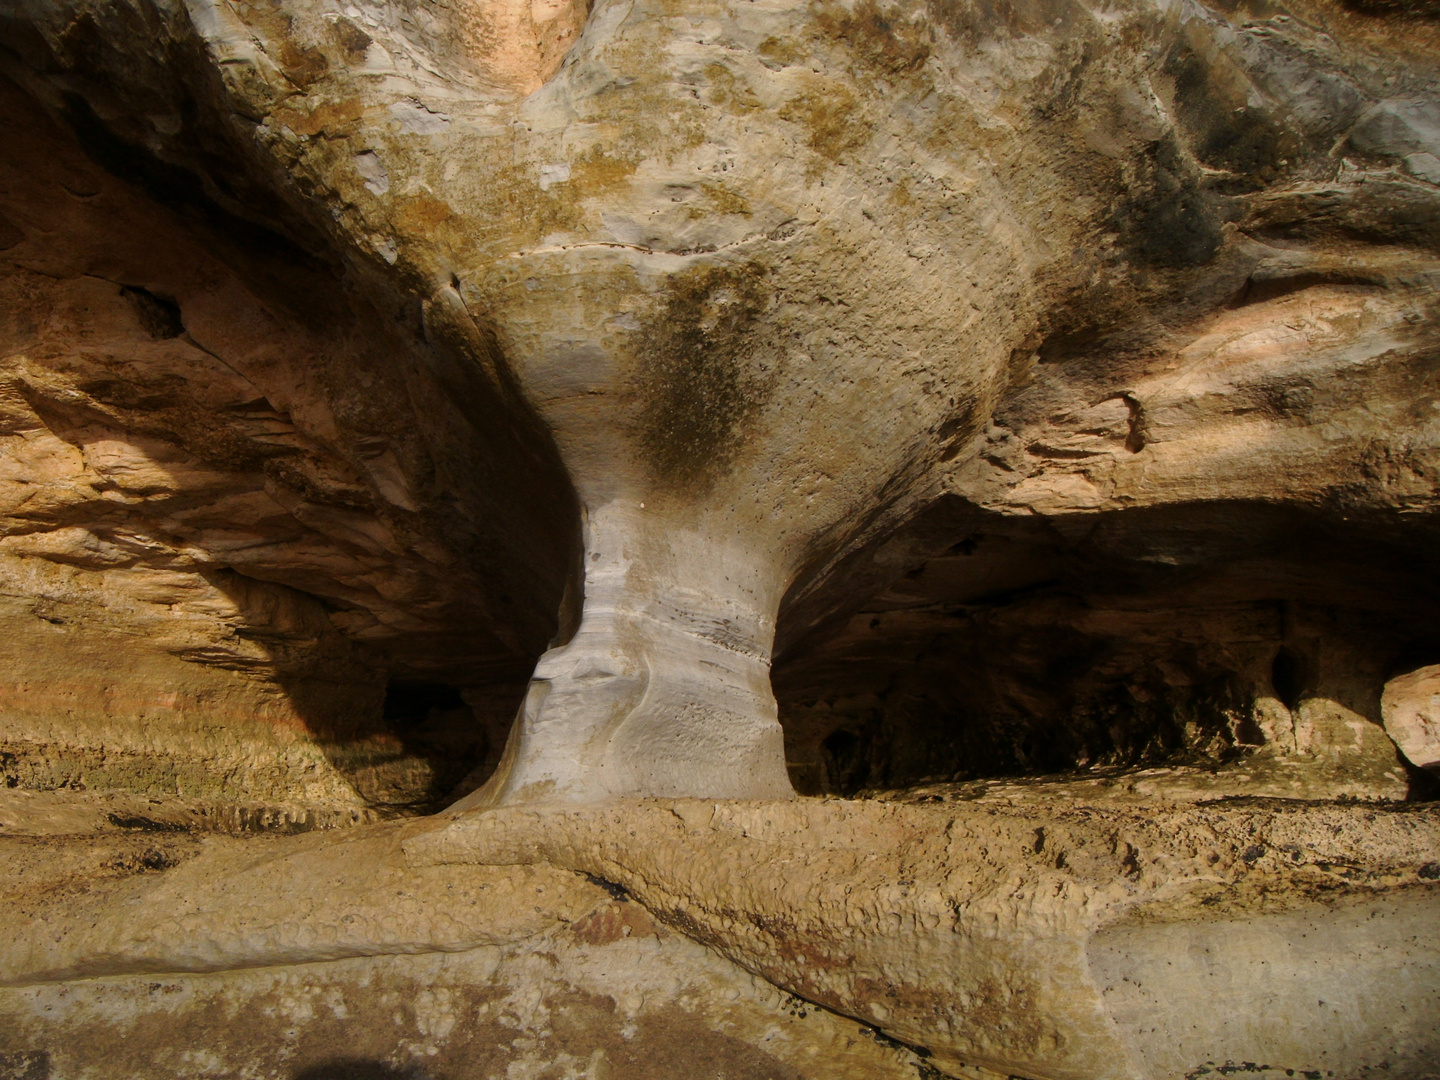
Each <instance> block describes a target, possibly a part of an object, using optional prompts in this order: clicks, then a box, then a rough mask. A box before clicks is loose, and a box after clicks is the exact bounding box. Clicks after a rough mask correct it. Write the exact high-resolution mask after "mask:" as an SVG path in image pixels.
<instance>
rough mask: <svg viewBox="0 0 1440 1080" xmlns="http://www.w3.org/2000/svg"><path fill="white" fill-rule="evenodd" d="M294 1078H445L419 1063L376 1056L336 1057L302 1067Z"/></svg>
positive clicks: (437, 1079) (407, 1079)
mask: <svg viewBox="0 0 1440 1080" xmlns="http://www.w3.org/2000/svg"><path fill="white" fill-rule="evenodd" d="M294 1080H444V1078H443V1077H440V1076H438V1075H436V1074H435V1073H432V1072H427V1071H426V1070H425V1069H423V1068H422V1067H421V1066H419V1065H404V1066H395V1065H390V1064H387V1063H386V1062H383V1061H376V1060H375V1059H374V1058H336V1059H335V1060H333V1061H326V1062H323V1063H321V1064H319V1065H310V1066H308V1067H306V1068H304V1069H301V1070H300V1071H299V1072H297V1073H296V1074H295V1076H294Z"/></svg>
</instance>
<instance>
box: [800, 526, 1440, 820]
mask: <svg viewBox="0 0 1440 1080" xmlns="http://www.w3.org/2000/svg"><path fill="white" fill-rule="evenodd" d="M1434 539H1435V538H1434V537H1433V535H1432V530H1429V529H1427V528H1425V527H1423V526H1418V525H1413V524H1411V523H1409V522H1405V521H1402V520H1399V519H1398V516H1386V515H1379V514H1376V515H1370V516H1368V517H1367V516H1362V515H1359V514H1355V515H1336V514H1323V513H1318V512H1315V511H1310V510H1301V509H1295V508H1287V507H1279V506H1273V505H1262V504H1255V503H1219V502H1217V503H1209V504H1196V505H1185V506H1174V507H1164V508H1150V509H1135V510H1127V511H1122V512H1111V513H1096V514H1089V515H1074V516H1073V517H1071V518H1068V519H1059V520H1048V519H1044V518H1039V517H1021V516H1015V515H1010V516H1005V515H1000V514H993V513H987V512H985V511H982V510H980V509H979V508H977V507H975V506H973V505H971V504H968V503H965V502H963V501H961V500H959V499H953V500H947V501H946V502H943V503H941V504H939V505H937V506H936V507H934V508H932V510H931V511H930V512H928V513H927V514H926V515H922V517H921V518H919V519H916V521H914V522H912V523H911V525H909V526H907V529H906V530H905V531H903V532H902V534H900V535H898V536H895V537H891V538H890V539H889V540H887V541H886V543H885V544H884V545H880V546H878V547H877V548H875V549H872V550H868V551H866V552H861V553H859V554H858V555H857V556H854V557H852V558H851V559H850V560H849V561H848V562H847V563H846V564H844V565H842V566H840V567H839V568H838V569H837V570H836V571H835V573H834V575H833V580H832V583H830V584H827V586H825V587H823V588H822V589H820V590H815V591H812V592H811V593H810V595H809V596H808V597H807V598H806V599H805V600H804V601H800V602H796V603H793V604H790V605H788V606H787V608H786V609H783V610H782V616H781V629H780V634H779V635H778V638H779V641H780V649H779V650H778V651H777V661H776V664H775V668H774V679H773V681H774V686H775V691H776V697H777V700H778V702H779V707H780V717H781V723H782V725H783V726H784V727H785V731H786V747H787V760H788V762H789V765H790V769H791V777H792V780H793V781H794V783H795V784H796V787H797V790H799V791H800V792H801V793H802V794H838V795H856V794H863V793H865V792H878V791H893V790H897V789H902V788H909V787H917V786H921V785H925V784H933V783H940V782H964V781H970V780H982V779H989V778H1001V777H1039V776H1052V775H1057V774H1058V775H1073V774H1094V773H1095V772H1096V771H1097V770H1101V771H1104V770H1116V769H1120V770H1126V769H1130V770H1133V769H1143V768H1151V767H1159V766H1177V765H1188V766H1195V767H1199V768H1204V769H1209V770H1215V769H1221V768H1223V767H1225V766H1227V765H1230V764H1233V763H1236V762H1239V761H1240V760H1242V759H1244V758H1246V757H1248V756H1249V755H1253V754H1255V753H1256V752H1257V751H1259V750H1261V749H1262V748H1265V747H1267V745H1269V744H1271V743H1276V744H1277V746H1278V743H1277V740H1284V739H1286V738H1291V739H1294V738H1300V740H1301V742H1302V743H1303V741H1304V738H1305V737H1309V736H1306V735H1303V734H1302V735H1301V736H1295V735H1293V734H1292V733H1290V729H1291V728H1294V729H1295V730H1300V729H1301V728H1305V727H1306V725H1311V726H1313V725H1314V724H1316V723H1322V721H1320V720H1313V719H1312V714H1313V715H1314V716H1330V715H1339V714H1343V715H1344V716H1347V717H1351V718H1352V720H1353V721H1355V722H1361V721H1369V722H1373V723H1375V724H1379V723H1380V722H1381V714H1380V691H1381V689H1382V688H1383V686H1384V683H1385V681H1386V679H1387V678H1389V677H1391V676H1392V675H1393V674H1394V673H1395V672H1396V671H1397V670H1408V669H1409V668H1405V667H1404V666H1403V665H1405V664H1410V666H1412V667H1413V666H1418V664H1423V663H1433V662H1435V661H1436V659H1440V634H1437V632H1436V630H1435V627H1436V625H1440V623H1437V619H1436V615H1437V613H1440V593H1437V590H1436V588H1435V585H1434V582H1435V581H1436V580H1437V578H1436V575H1435V573H1434V570H1435V567H1434V565H1433V564H1434V562H1435V558H1434V556H1433V555H1432V554H1431V552H1432V551H1433V550H1436V549H1435V548H1434V544H1433V542H1434ZM896 551H903V552H905V553H906V554H907V555H908V556H909V558H908V562H903V561H901V560H900V559H898V558H896V556H895V554H894V553H895V552H896ZM881 566H883V567H888V570H887V571H886V573H885V574H884V576H881V574H880V573H878V572H877V570H876V567H881ZM857 583H860V584H863V585H864V587H865V588H866V590H867V591H866V593H865V594H864V595H867V596H868V599H867V600H866V601H865V602H864V603H862V604H859V605H858V606H857V605H855V604H851V605H850V606H848V607H842V606H840V605H841V603H843V601H841V600H839V599H837V600H836V601H835V602H834V606H832V607H830V608H828V609H827V608H826V607H825V604H826V596H827V590H828V595H829V596H833V597H837V598H839V597H843V596H844V595H845V593H846V591H847V590H852V591H853V590H856V588H857ZM800 627H805V629H804V630H803V632H802V630H801V629H800ZM1321 706H1323V708H1322V707H1321ZM1327 710H1328V711H1327ZM1286 725H1289V727H1287V726H1286ZM1307 730H1308V729H1307ZM1314 737H1315V738H1319V736H1314ZM1377 737H1378V738H1381V739H1383V737H1384V736H1383V733H1378V734H1377ZM1270 749H1271V750H1272V751H1274V750H1276V746H1270ZM1396 768H1397V769H1401V770H1405V769H1406V767H1405V766H1404V765H1403V763H1400V762H1398V761H1397V764H1396ZM1408 771H1409V772H1410V773H1411V774H1412V776H1411V780H1412V783H1411V789H1412V797H1415V796H1414V795H1413V793H1414V792H1420V791H1423V790H1431V789H1432V788H1433V785H1429V784H1427V783H1426V782H1425V781H1426V779H1427V778H1426V777H1423V776H1420V777H1417V776H1415V775H1414V773H1415V770H1413V769H1409V770H1408ZM1426 797H1428V796H1426Z"/></svg>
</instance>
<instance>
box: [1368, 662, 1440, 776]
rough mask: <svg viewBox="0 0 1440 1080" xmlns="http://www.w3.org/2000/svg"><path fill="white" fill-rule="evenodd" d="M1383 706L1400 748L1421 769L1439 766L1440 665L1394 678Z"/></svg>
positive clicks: (1383, 699)
mask: <svg viewBox="0 0 1440 1080" xmlns="http://www.w3.org/2000/svg"><path fill="white" fill-rule="evenodd" d="M1381 708H1382V709H1383V710H1384V715H1385V730H1386V731H1387V732H1389V734H1390V737H1391V738H1392V739H1394V740H1395V745H1396V746H1398V747H1400V752H1401V753H1402V754H1404V755H1405V756H1406V757H1407V758H1409V759H1410V761H1411V762H1412V763H1414V764H1415V765H1418V766H1419V767H1420V768H1422V769H1430V770H1432V771H1433V770H1435V769H1440V666H1436V665H1431V666H1430V667H1423V668H1419V669H1418V670H1416V671H1412V672H1409V673H1408V674H1406V675H1400V676H1397V677H1396V678H1394V679H1391V680H1390V681H1389V682H1387V683H1386V684H1385V694H1384V696H1383V697H1382V698H1381Z"/></svg>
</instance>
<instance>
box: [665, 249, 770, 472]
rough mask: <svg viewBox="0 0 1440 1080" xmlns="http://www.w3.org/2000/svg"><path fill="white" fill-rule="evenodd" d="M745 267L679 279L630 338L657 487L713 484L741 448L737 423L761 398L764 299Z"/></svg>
mask: <svg viewBox="0 0 1440 1080" xmlns="http://www.w3.org/2000/svg"><path fill="white" fill-rule="evenodd" d="M762 278H763V272H762V271H760V270H759V269H758V268H756V267H753V266H743V267H730V266H711V267H705V268H702V269H699V270H696V271H693V272H691V273H688V274H684V275H680V276H678V277H677V278H676V279H675V280H674V281H673V282H672V283H671V285H670V288H669V290H668V295H667V297H666V300H665V303H664V306H663V307H662V308H661V309H660V310H659V311H658V312H657V313H656V314H655V315H654V316H653V317H652V318H651V319H649V320H648V322H647V323H646V325H645V326H643V327H642V328H641V330H640V331H639V333H638V334H637V339H638V342H639V348H638V350H637V351H638V359H639V369H640V370H639V381H640V387H641V394H642V399H643V404H642V406H641V411H640V417H639V431H638V438H639V442H640V446H641V448H642V450H643V451H644V453H645V458H646V461H647V462H648V464H649V466H650V469H651V471H652V473H653V474H654V475H655V477H656V479H657V480H659V481H661V482H662V483H665V484H668V485H672V486H675V487H686V486H694V485H696V484H703V483H706V482H709V481H711V480H713V479H714V478H715V477H716V476H717V475H719V474H720V473H722V472H723V471H724V469H725V468H726V467H727V466H728V465H729V463H730V462H731V461H732V460H733V458H734V456H735V454H736V452H737V451H738V450H739V449H740V446H741V444H742V443H743V432H744V425H745V422H746V421H747V420H748V419H750V418H751V417H752V416H753V415H754V414H755V413H756V412H757V411H758V410H759V409H760V407H761V406H762V405H763V404H764V403H765V400H766V398H767V396H768V394H769V377H768V372H767V371H766V368H767V364H766V363H765V360H764V357H763V356H762V354H761V348H760V345H759V342H758V341H757V330H758V323H759V320H760V316H761V313H762V312H763V311H764V309H765V306H766V302H767V299H768V293H767V291H766V289H765V287H764V284H763V280H762Z"/></svg>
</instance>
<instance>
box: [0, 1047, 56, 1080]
mask: <svg viewBox="0 0 1440 1080" xmlns="http://www.w3.org/2000/svg"><path fill="white" fill-rule="evenodd" d="M0 1080H50V1053H49V1051H46V1050H6V1051H0Z"/></svg>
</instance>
